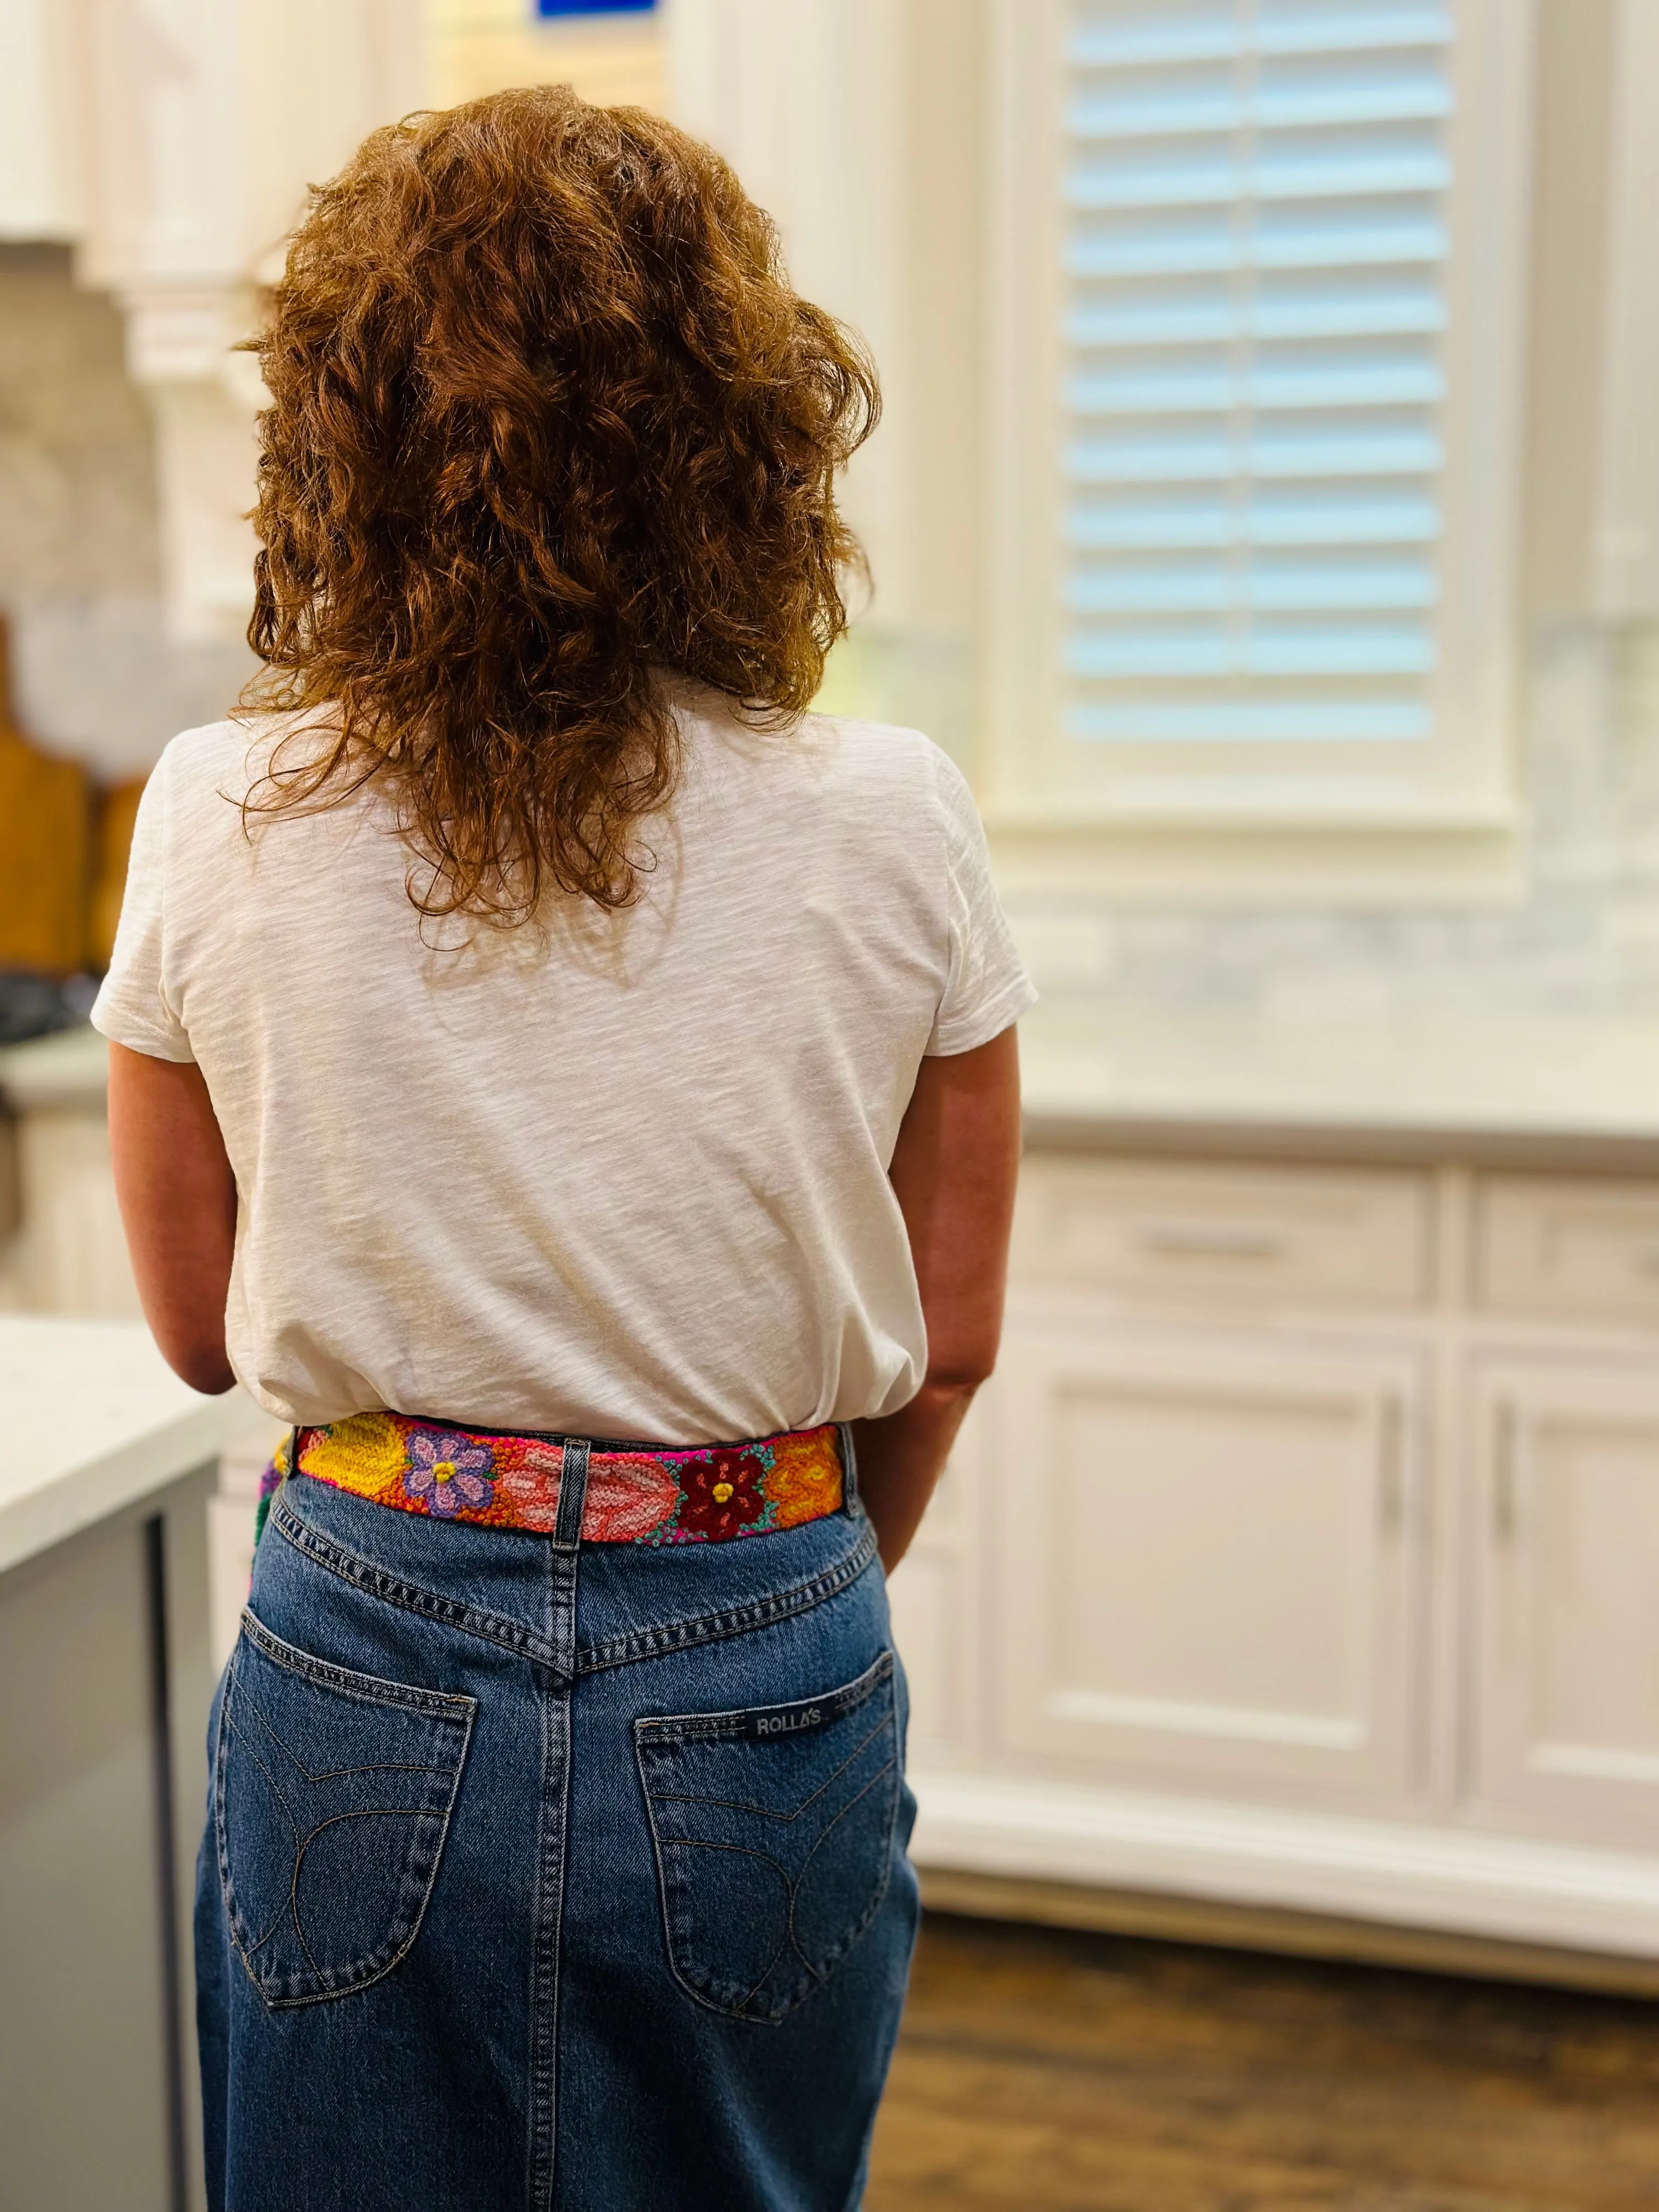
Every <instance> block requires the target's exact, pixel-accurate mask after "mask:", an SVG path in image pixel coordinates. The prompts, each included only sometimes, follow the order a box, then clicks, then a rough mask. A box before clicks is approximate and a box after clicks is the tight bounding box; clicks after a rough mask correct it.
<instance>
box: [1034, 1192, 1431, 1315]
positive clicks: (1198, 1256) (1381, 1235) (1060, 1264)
mask: <svg viewBox="0 0 1659 2212" xmlns="http://www.w3.org/2000/svg"><path fill="white" fill-rule="evenodd" d="M1428 1206H1429V1200H1428V1191H1427V1187H1426V1185H1425V1182H1424V1181H1423V1179H1422V1178H1421V1177H1420V1176H1414V1175H1411V1174H1408V1173H1405V1172H1397V1173H1396V1172H1387V1171H1378V1172H1376V1173H1368V1172H1355V1173H1347V1172H1341V1173H1335V1172H1334V1173H1330V1174H1322V1173H1315V1172H1304V1171H1302V1170H1285V1169H1277V1168H1266V1167H1263V1168H1257V1167H1244V1166H1237V1165H1231V1164H1230V1165H1213V1166H1212V1165H1210V1164H1205V1163H1194V1164H1165V1163H1164V1162H1159V1161H1147V1160H1125V1159H1109V1160H1082V1159H1060V1158H1046V1159H1045V1158H1037V1159H1030V1160H1027V1162H1026V1163H1025V1165H1024V1169H1023V1170H1022V1171H1021V1176H1020V1188H1019V1202H1018V1206H1017V1207H1016V1210H1015V1218H1014V1244H1013V1255H1012V1271H1013V1277H1014V1279H1015V1281H1016V1282H1021V1283H1030V1284H1033V1285H1036V1284H1041V1283H1055V1284H1059V1283H1064V1284H1074V1285H1098V1286H1101V1287H1105V1288H1117V1289H1124V1290H1133V1291H1146V1292H1147V1293H1149V1294H1154V1295H1158V1296H1172V1297H1193V1298H1200V1299H1203V1300H1206V1301H1209V1302H1215V1301H1220V1302H1221V1303H1223V1304H1244V1305H1248V1306H1250V1307H1255V1306H1256V1305H1257V1304H1260V1303H1261V1300H1263V1299H1264V1298H1265V1299H1271V1300H1273V1301H1274V1302H1276V1303H1279V1304H1287V1303H1288V1304H1321V1305H1323V1304H1330V1303H1331V1302H1333V1301H1335V1302H1337V1303H1340V1304H1344V1305H1401V1304H1416V1303H1418V1302H1419V1301H1420V1300H1421V1299H1422V1298H1423V1297H1425V1295H1426V1292H1427V1289H1428V1251H1429V1237H1428Z"/></svg>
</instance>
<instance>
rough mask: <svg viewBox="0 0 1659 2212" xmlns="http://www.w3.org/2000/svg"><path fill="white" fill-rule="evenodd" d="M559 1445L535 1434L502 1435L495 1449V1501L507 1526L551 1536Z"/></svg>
mask: <svg viewBox="0 0 1659 2212" xmlns="http://www.w3.org/2000/svg"><path fill="white" fill-rule="evenodd" d="M563 1464H564V1452H563V1449H562V1446H560V1445H558V1444H550V1443H544V1442H543V1440H542V1439H541V1438H540V1437H502V1438H501V1440H500V1443H499V1444H498V1447H497V1449H496V1453H495V1503H496V1504H497V1506H499V1507H500V1508H501V1517H502V1519H503V1520H504V1521H505V1522H506V1524H507V1527H509V1528H529V1529H532V1530H533V1531H534V1532H535V1533H536V1534H538V1535H540V1536H550V1535H551V1534H552V1533H553V1531H554V1529H555V1528H556V1527H557V1526H558V1520H559V1474H560V1471H561V1469H562V1467H563Z"/></svg>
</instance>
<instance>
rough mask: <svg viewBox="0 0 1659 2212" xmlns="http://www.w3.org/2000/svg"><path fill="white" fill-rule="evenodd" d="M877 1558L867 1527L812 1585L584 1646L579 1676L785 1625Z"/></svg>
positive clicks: (799, 1585) (577, 1662)
mask: <svg viewBox="0 0 1659 2212" xmlns="http://www.w3.org/2000/svg"><path fill="white" fill-rule="evenodd" d="M875 1556H876V1532H875V1530H874V1529H873V1528H866V1531H865V1533H864V1535H863V1537H862V1538H861V1539H860V1542H859V1543H858V1545H857V1546H856V1547H854V1550H852V1551H851V1552H849V1553H848V1555H847V1557H846V1558H845V1559H842V1560H841V1561H840V1562H839V1563H838V1564H837V1565H836V1566H833V1567H829V1568H826V1569H825V1570H824V1571H823V1573H822V1574H819V1575H815V1576H813V1577H812V1578H811V1581H809V1582H804V1583H795V1584H794V1585H793V1587H792V1588H791V1589H787V1590H775V1591H774V1592H773V1594H772V1595H771V1596H769V1597H764V1598H757V1599H755V1600H754V1601H752V1602H751V1603H750V1604H748V1605H738V1606H730V1607H727V1608H726V1610H725V1611H724V1612H721V1613H699V1614H696V1615H694V1616H692V1617H691V1618H690V1619H688V1620H674V1621H667V1622H665V1623H663V1624H662V1625H661V1626H659V1627H656V1628H641V1629H637V1630H635V1632H634V1634H633V1635H631V1636H618V1637H613V1638H611V1640H610V1641H609V1642H608V1643H605V1644H589V1645H587V1646H586V1649H585V1650H584V1649H582V1648H580V1647H579V1648H578V1650H577V1652H576V1655H575V1671H576V1673H577V1674H578V1675H582V1674H599V1673H600V1672H601V1671H602V1670H603V1669H604V1668H607V1667H627V1666H632V1665H634V1664H635V1662H637V1661H639V1660H641V1659H659V1658H661V1657H663V1656H665V1654H666V1653H668V1652H670V1651H684V1650H688V1649H689V1648H690V1646H691V1645H693V1644H713V1643H715V1642H718V1641H720V1640H722V1639H724V1638H726V1637H728V1636H742V1635H744V1634H746V1633H747V1632H749V1631H750V1630H751V1629H756V1628H770V1627H773V1626H775V1624H776V1623H777V1622H779V1621H781V1620H792V1619H793V1617H794V1616H795V1615H796V1614H797V1613H810V1612H811V1609H812V1607H814V1606H817V1605H822V1604H823V1602H824V1601H825V1600H826V1599H829V1598H832V1597H836V1596H838V1595H840V1594H841V1592H842V1590H844V1589H846V1588H847V1587H848V1584H849V1583H854V1582H856V1581H857V1580H858V1578H859V1577H860V1575H861V1574H863V1573H864V1572H865V1571H866V1570H867V1569H868V1568H869V1567H870V1565H872V1562H873V1561H874V1559H875Z"/></svg>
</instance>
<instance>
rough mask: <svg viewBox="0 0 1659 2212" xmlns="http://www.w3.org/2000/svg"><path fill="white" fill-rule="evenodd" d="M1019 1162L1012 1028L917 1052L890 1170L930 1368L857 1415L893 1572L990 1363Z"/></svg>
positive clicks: (863, 1480)
mask: <svg viewBox="0 0 1659 2212" xmlns="http://www.w3.org/2000/svg"><path fill="white" fill-rule="evenodd" d="M1018 1166H1019V1048H1018V1042H1017V1041H1016V1037H1015V1033H1014V1031H1013V1030H1012V1029H1007V1030H1004V1031H1003V1033H1002V1035H1001V1036H999V1037H994V1038H993V1039H992V1040H991V1042H990V1043H989V1044H982V1045H981V1046H979V1047H978V1048H977V1049H976V1050H975V1051H973V1052H964V1053H957V1054H949V1055H945V1056H941V1057H938V1058H933V1059H928V1060H923V1061H922V1063H921V1073H919V1074H918V1076H917V1077H916V1087H915V1092H914V1093H913V1095H912V1097H911V1100H910V1103H909V1105H908V1108H907V1109H906V1110H905V1115H904V1121H903V1125H902V1127H901V1128H900V1130H899V1136H898V1143H897V1145H896V1146H895V1148H894V1152H893V1164H892V1169H891V1175H892V1182H893V1188H894V1190H895V1192H896V1194H897V1196H898V1202H899V1207H900V1210H901V1211H902V1213H903V1215H904V1224H905V1227H906V1228H907V1229H908V1231H909V1232H910V1253H911V1257H912V1259H913V1260H914V1261H915V1270H916V1281H917V1283H918V1285H920V1286H921V1310H922V1313H923V1315H924V1316H925V1317H926V1320H927V1379H926V1380H925V1381H924V1383H922V1386H921V1390H920V1391H919V1392H918V1393H917V1394H916V1395H915V1397H914V1398H913V1399H912V1400H911V1401H910V1402H909V1404H908V1406H905V1407H902V1409H901V1410H900V1411H899V1412H898V1413H889V1414H888V1415H886V1416H885V1418H884V1419H881V1420H878V1421H857V1422H855V1423H854V1443H855V1446H856V1449H857V1451H858V1460H859V1488H860V1494H861V1495H862V1497H863V1499H864V1502H865V1504H866V1507H867V1509H868V1510H869V1514H870V1518H871V1519H872V1521H873V1522H874V1523H875V1526H876V1534H877V1537H878V1541H879V1542H880V1545H881V1557H882V1564H883V1565H884V1566H885V1567H886V1569H887V1571H888V1572H889V1573H891V1572H892V1571H893V1569H894V1568H895V1567H896V1565H898V1563H899V1561H900V1560H901V1559H902V1558H903V1557H904V1554H905V1553H906V1552H907V1551H908V1549H909V1545H910V1539H911V1538H912V1537H913V1536H914V1535H915V1533H916V1528H917V1525H918V1524H919V1522H921V1516H922V1515H923V1513H924V1512H925V1511H926V1510H927V1501H928V1499H929V1498H931V1497H932V1495H933V1486H934V1484H935V1483H936V1482H937V1481H938V1480H939V1476H940V1474H942V1473H943V1472H944V1468H945V1458H946V1455H948V1453H949V1451H950V1449H951V1444H952V1443H953V1442H954V1441H955V1438H956V1433H957V1430H958V1429H959V1428H960V1427H961V1426H962V1422H963V1415H964V1414H965V1413H967V1411H968V1408H969V1405H970V1404H971V1403H972V1402H973V1396H974V1393H975V1390H976V1389H978V1388H979V1386H980V1384H981V1383H982V1382H984V1380H985V1378H986V1377H987V1376H988V1375H989V1373H990V1372H991V1370H992V1368H993V1366H994V1364H995V1363H996V1356H997V1345H998V1342H999V1340H1000V1337H1001V1334H1002V1298H1003V1289H1004V1285H1005V1281H1006V1274H1007V1265H1008V1232H1009V1229H1010V1227H1011V1225H1012V1221H1013V1212H1014V1179H1015V1176H1016V1174H1017V1172H1018Z"/></svg>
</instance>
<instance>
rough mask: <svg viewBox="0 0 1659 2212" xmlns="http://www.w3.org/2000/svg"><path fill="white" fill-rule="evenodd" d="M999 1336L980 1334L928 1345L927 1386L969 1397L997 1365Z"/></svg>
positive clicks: (987, 1380) (989, 1377) (985, 1381)
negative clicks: (940, 1344)
mask: <svg viewBox="0 0 1659 2212" xmlns="http://www.w3.org/2000/svg"><path fill="white" fill-rule="evenodd" d="M998 1343H999V1337H998V1336H987V1337H981V1338H979V1339H976V1340H971V1341H968V1342H964V1343H961V1344H955V1345H950V1346H935V1347H930V1349H929V1352H928V1358H927V1387H928V1388H929V1389H934V1390H941V1391H951V1392H953V1393H956V1394H957V1395H961V1396H963V1397H966V1398H971V1397H972V1396H973V1395H974V1393H975V1390H977V1389H979V1387H980V1385H981V1383H988V1382H989V1381H990V1379H991V1376H992V1373H993V1370H994V1369H995V1366H996V1364H997V1348H998Z"/></svg>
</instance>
